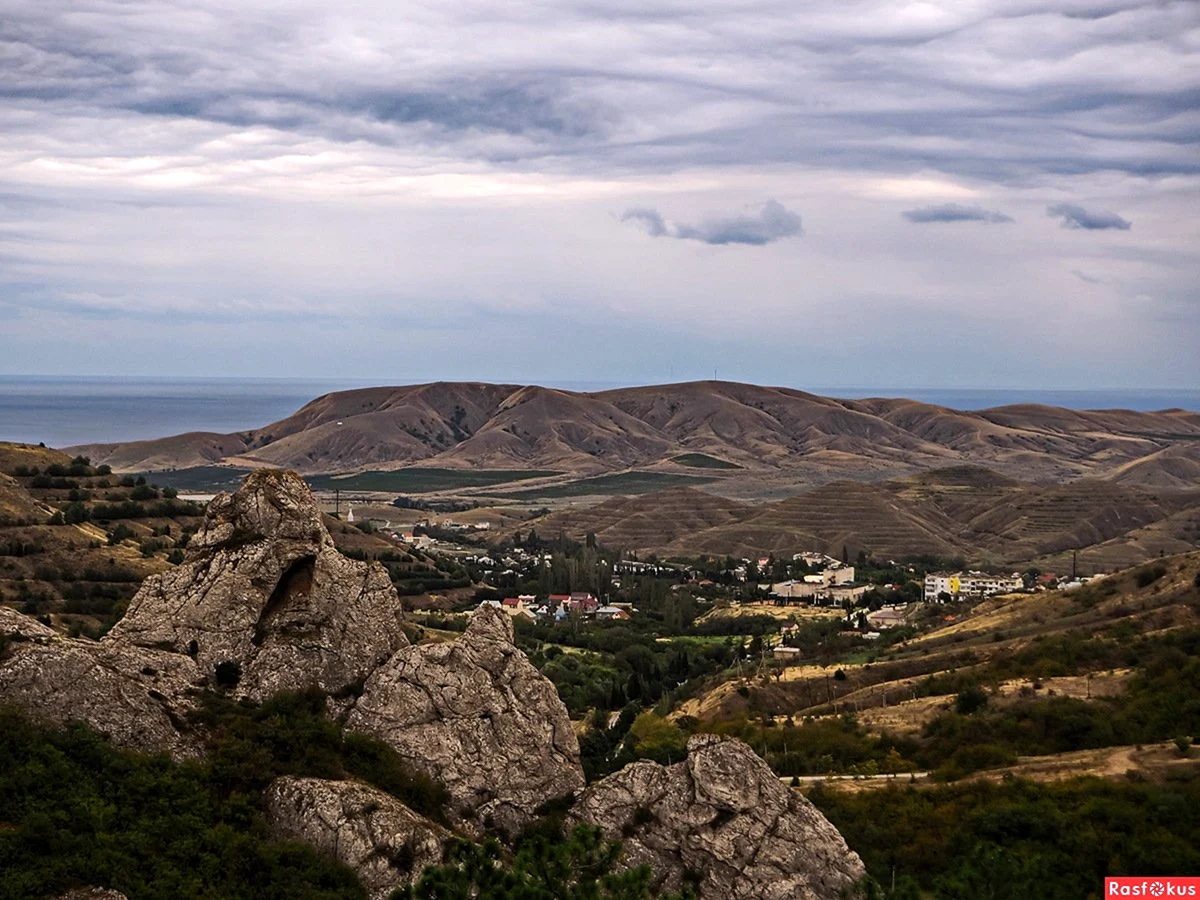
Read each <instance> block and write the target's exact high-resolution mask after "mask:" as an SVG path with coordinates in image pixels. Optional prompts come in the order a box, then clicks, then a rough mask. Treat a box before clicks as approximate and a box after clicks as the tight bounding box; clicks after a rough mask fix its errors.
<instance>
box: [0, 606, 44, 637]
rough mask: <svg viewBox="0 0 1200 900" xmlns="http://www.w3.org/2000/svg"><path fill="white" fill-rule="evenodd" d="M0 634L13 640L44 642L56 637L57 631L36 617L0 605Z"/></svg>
mask: <svg viewBox="0 0 1200 900" xmlns="http://www.w3.org/2000/svg"><path fill="white" fill-rule="evenodd" d="M0 635H3V636H4V637H8V638H11V639H13V640H14V641H37V642H38V643H46V642H47V641H52V640H54V639H55V638H57V637H58V632H56V631H55V630H54V629H53V628H50V627H49V626H46V625H43V624H42V623H41V622H39V621H38V620H37V619H33V618H30V617H29V616H26V615H22V614H21V613H19V612H17V611H16V610H15V609H10V608H9V607H7V606H0Z"/></svg>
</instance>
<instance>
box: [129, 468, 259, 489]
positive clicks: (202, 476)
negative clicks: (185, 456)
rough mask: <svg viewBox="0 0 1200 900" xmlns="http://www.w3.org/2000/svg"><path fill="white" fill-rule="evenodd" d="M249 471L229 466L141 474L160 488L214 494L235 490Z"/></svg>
mask: <svg viewBox="0 0 1200 900" xmlns="http://www.w3.org/2000/svg"><path fill="white" fill-rule="evenodd" d="M250 471H251V470H250V469H235V468H231V467H230V466H196V467H194V468H191V469H171V470H169V471H162V472H143V473H142V474H143V475H144V476H145V477H146V480H147V481H148V482H150V483H151V484H157V485H159V486H161V487H173V488H175V489H176V490H178V491H182V492H184V493H198V494H215V493H216V492H217V491H235V490H237V488H238V485H240V484H241V483H242V479H243V478H245V477H246V476H247V475H249V474H250Z"/></svg>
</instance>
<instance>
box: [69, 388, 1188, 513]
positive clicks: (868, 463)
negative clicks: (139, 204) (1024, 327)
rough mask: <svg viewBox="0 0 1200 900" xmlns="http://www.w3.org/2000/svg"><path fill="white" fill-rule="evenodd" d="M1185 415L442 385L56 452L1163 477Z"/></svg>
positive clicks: (138, 462)
mask: <svg viewBox="0 0 1200 900" xmlns="http://www.w3.org/2000/svg"><path fill="white" fill-rule="evenodd" d="M1198 439H1200V413H1195V412H1187V411H1184V410H1178V409H1174V410H1164V411H1160V412H1133V411H1129V410H1094V411H1082V412H1081V411H1074V410H1067V409H1059V408H1055V407H1046V406H1035V405H1019V406H1006V407H998V408H995V409H985V410H979V411H973V412H967V411H961V410H954V409H949V408H946V407H940V406H934V405H930V404H926V403H918V402H915V401H911V400H903V399H872V400H838V399H834V398H829V397H821V396H818V395H815V394H810V393H806V392H804V391H799V390H794V389H791V388H779V387H761V386H757V385H748V384H736V383H730V382H720V381H701V382H691V383H686V384H674V385H663V386H655V387H638V388H626V389H619V390H611V391H601V392H596V393H583V392H573V391H565V390H557V389H550V388H543V387H536V386H518V385H503V384H483V383H473V382H470V383H446V382H439V383H434V384H423V385H410V386H403V387H377V388H364V389H359V390H351V391H339V392H335V393H331V394H326V395H324V396H322V397H318V398H317V399H315V400H313V401H312V402H310V403H308V404H306V405H305V406H304V407H302V408H301V409H299V410H298V411H297V412H296V413H294V414H293V415H291V416H288V417H287V418H285V419H282V420H280V421H278V422H273V423H270V424H267V425H264V426H263V427H261V428H257V429H253V430H250V431H246V432H239V433H234V434H211V433H192V434H183V435H176V436H173V437H164V438H161V439H157V440H151V441H135V442H129V443H119V444H96V445H88V446H85V447H74V448H70V452H72V453H83V454H85V455H88V456H90V457H91V458H92V459H93V460H95V461H96V462H97V463H98V464H99V463H106V464H108V465H110V466H112V467H113V469H114V470H115V471H118V472H132V471H147V470H162V469H178V468H189V467H196V466H205V465H213V464H218V465H225V466H242V467H246V468H256V467H286V468H291V469H295V470H296V471H299V472H301V473H304V474H315V473H333V472H354V471H365V470H379V469H384V470H386V469H397V468H403V467H406V466H413V465H420V466H422V467H442V468H448V469H471V468H476V469H479V468H483V469H488V468H490V469H502V470H503V469H526V470H549V471H552V472H556V473H560V476H561V478H564V479H571V478H578V477H581V476H587V475H600V474H605V473H618V472H625V471H628V470H645V469H650V470H653V471H655V472H659V473H676V474H680V475H685V474H688V473H691V474H703V475H705V476H706V477H709V478H719V479H720V480H721V483H722V484H723V485H724V486H725V488H726V489H727V490H726V492H727V493H729V494H730V495H738V494H739V492H740V493H746V494H747V495H749V494H754V493H758V494H762V493H763V492H770V491H776V492H777V493H786V492H787V487H788V486H794V485H796V484H804V483H807V484H819V483H824V482H829V481H835V480H838V479H842V478H849V479H853V480H857V481H872V480H882V479H885V478H894V477H897V476H902V475H909V474H913V473H915V472H919V471H924V470H929V469H941V468H945V467H947V466H956V465H963V464H973V465H979V466H985V467H987V468H989V469H992V470H994V471H996V472H999V473H1002V474H1006V475H1010V476H1014V477H1019V478H1021V479H1023V480H1027V481H1028V480H1033V481H1039V482H1062V481H1069V480H1073V479H1076V478H1080V477H1094V478H1118V479H1120V480H1121V481H1122V482H1123V483H1126V484H1130V485H1134V486H1150V487H1160V488H1177V487H1179V486H1181V485H1183V484H1186V483H1187V482H1188V481H1189V480H1190V479H1191V477H1192V475H1194V474H1195V472H1196V469H1197V467H1198V466H1200V460H1198V459H1197V453H1196V450H1195V444H1194V443H1193V442H1195V441H1196V440H1198Z"/></svg>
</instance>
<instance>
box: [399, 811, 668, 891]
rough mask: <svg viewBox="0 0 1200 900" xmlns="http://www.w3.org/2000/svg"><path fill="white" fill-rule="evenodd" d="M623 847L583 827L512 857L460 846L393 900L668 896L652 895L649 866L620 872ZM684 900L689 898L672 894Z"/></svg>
mask: <svg viewBox="0 0 1200 900" xmlns="http://www.w3.org/2000/svg"><path fill="white" fill-rule="evenodd" d="M620 857H621V845H620V843H619V842H617V841H609V840H605V838H604V836H603V835H602V834H601V832H600V830H599V829H597V828H593V827H590V826H588V825H578V826H576V828H575V829H574V830H573V831H572V832H571V833H570V835H568V836H566V837H565V838H564V837H563V836H562V835H561V834H559V835H556V834H554V833H553V832H551V833H547V834H541V833H538V834H535V835H533V836H532V837H531V838H530V839H528V840H525V841H523V842H522V843H521V845H520V846H519V848H518V850H517V852H516V853H515V854H514V855H513V856H512V857H511V858H506V855H505V853H504V851H503V850H502V848H501V847H500V845H499V844H498V843H497V842H496V841H494V840H489V841H486V842H485V843H483V844H472V843H468V842H466V841H457V842H455V843H454V844H452V845H451V847H450V850H449V852H448V854H447V859H446V862H445V863H444V864H443V865H441V866H431V867H430V868H428V869H426V870H425V872H424V874H423V875H422V876H421V878H420V880H419V881H418V882H417V883H416V884H415V885H413V886H412V887H410V888H403V889H400V890H397V891H396V892H394V893H393V895H392V897H393V900H648V898H650V897H655V896H657V897H661V898H663V900H668V896H667V895H665V894H656V893H654V892H653V891H652V890H651V877H650V876H651V873H650V869H649V868H648V867H646V866H639V867H637V868H633V869H629V870H627V871H624V872H615V871H614V868H615V867H616V866H617V863H618V861H619V860H620ZM670 896H671V897H679V898H681V900H682V897H683V896H687V895H670Z"/></svg>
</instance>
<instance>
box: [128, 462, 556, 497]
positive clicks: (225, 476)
mask: <svg viewBox="0 0 1200 900" xmlns="http://www.w3.org/2000/svg"><path fill="white" fill-rule="evenodd" d="M250 471H251V470H250V469H234V468H229V467H227V466H196V467H195V468H191V469H174V470H171V471H163V472H145V473H143V474H145V476H146V480H147V481H149V482H152V483H153V484H158V485H162V486H165V487H173V488H176V489H177V490H179V491H183V492H185V493H186V492H196V493H215V492H217V491H232V490H236V489H237V487H238V485H240V484H241V482H242V479H243V478H245V477H246V475H247V474H249V473H250ZM557 474H559V473H558V472H550V471H543V470H538V469H418V468H411V469H397V470H396V471H393V472H359V473H357V474H354V475H308V476H306V477H305V479H304V480H305V481H307V482H308V484H309V486H310V487H311V488H312V489H313V490H314V491H332V490H334V489H335V488H336V489H340V490H343V491H385V492H389V493H391V492H395V493H408V494H427V493H431V492H433V491H451V490H458V489H461V488H474V487H490V486H492V485H496V484H506V483H508V482H512V481H525V480H527V479H530V478H548V477H550V476H551V475H557Z"/></svg>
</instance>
